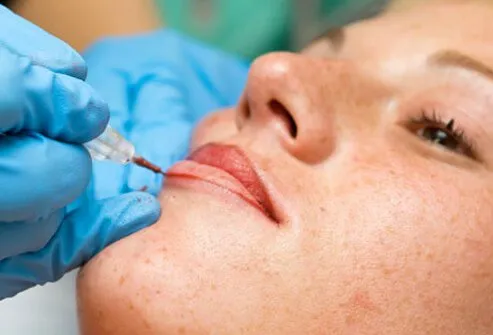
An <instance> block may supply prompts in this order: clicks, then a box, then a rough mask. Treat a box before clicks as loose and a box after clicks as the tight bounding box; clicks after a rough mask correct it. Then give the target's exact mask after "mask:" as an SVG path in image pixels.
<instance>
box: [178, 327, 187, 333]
mask: <svg viewBox="0 0 493 335" xmlns="http://www.w3.org/2000/svg"><path fill="white" fill-rule="evenodd" d="M185 333H186V329H185V327H180V328H178V334H185Z"/></svg>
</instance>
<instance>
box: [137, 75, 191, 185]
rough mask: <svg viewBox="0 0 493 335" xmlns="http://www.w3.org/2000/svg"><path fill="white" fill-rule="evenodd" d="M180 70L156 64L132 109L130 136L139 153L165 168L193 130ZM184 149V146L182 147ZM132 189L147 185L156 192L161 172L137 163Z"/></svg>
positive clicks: (139, 90) (140, 85)
mask: <svg viewBox="0 0 493 335" xmlns="http://www.w3.org/2000/svg"><path fill="white" fill-rule="evenodd" d="M177 76H178V74H177V73H176V72H174V71H170V70H169V69H168V68H167V67H166V66H160V67H158V68H156V67H153V68H152V73H151V70H150V69H149V72H148V73H147V74H146V75H143V76H142V79H141V80H140V82H139V87H138V91H137V92H138V94H137V96H136V100H135V102H134V108H133V110H132V120H133V127H132V132H131V134H130V136H129V139H130V141H131V142H132V143H133V144H134V145H135V148H136V151H137V153H138V154H139V155H141V156H143V157H144V158H146V159H148V160H149V161H151V162H153V163H154V164H157V165H158V166H160V167H161V168H162V169H164V170H166V169H167V168H168V167H169V166H170V165H171V164H173V163H174V162H175V161H176V160H177V159H179V158H180V155H181V154H182V153H183V152H184V151H186V149H184V148H186V147H187V145H188V140H189V138H190V134H191V131H192V123H193V120H192V119H191V118H190V113H189V108H188V106H189V105H188V100H187V92H186V89H185V87H184V86H183V82H181V81H180V80H179V78H178V77H177ZM180 149H181V150H180ZM129 170H130V172H129V176H128V186H129V188H130V189H140V188H142V187H148V188H149V191H150V192H152V193H154V194H156V193H157V192H159V190H160V176H159V175H157V176H156V175H155V174H154V173H152V172H150V171H148V170H145V169H142V168H140V167H137V166H130V167H129Z"/></svg>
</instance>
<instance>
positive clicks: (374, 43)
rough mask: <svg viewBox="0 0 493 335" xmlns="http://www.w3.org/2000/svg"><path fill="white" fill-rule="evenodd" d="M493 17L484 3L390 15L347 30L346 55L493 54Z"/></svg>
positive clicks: (491, 9)
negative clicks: (438, 52) (454, 52)
mask: <svg viewBox="0 0 493 335" xmlns="http://www.w3.org/2000/svg"><path fill="white" fill-rule="evenodd" d="M492 17H493V4H492V5H488V4H486V3H484V2H482V1H469V2H466V3H457V2H452V1H447V2H444V1H441V2H439V3H435V4H428V5H426V4H425V5H421V6H416V7H415V8H412V9H408V10H406V11H402V12H391V13H386V14H384V15H382V16H380V17H378V18H376V19H373V20H369V21H364V22H360V23H356V24H353V25H351V26H348V27H346V28H345V29H344V40H345V41H344V53H356V54H360V55H362V54H361V53H364V57H371V56H384V55H385V56H387V57H388V56H394V55H395V54H399V55H400V56H403V55H413V54H419V53H422V54H430V53H433V52H435V51H437V50H441V49H456V50H459V51H467V53H470V52H472V53H474V54H479V53H486V54H493V53H492V50H491V49H492V47H491V46H492V45H493V20H492V19H491V18H492ZM348 56H349V55H348Z"/></svg>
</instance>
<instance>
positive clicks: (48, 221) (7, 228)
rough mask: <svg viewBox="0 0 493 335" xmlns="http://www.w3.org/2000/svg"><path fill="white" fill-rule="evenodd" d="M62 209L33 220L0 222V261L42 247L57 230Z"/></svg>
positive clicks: (63, 213)
mask: <svg viewBox="0 0 493 335" xmlns="http://www.w3.org/2000/svg"><path fill="white" fill-rule="evenodd" d="M64 215H65V210H64V209H59V210H56V211H54V212H52V213H49V214H48V215H47V216H46V217H43V218H40V219H39V220H35V221H30V222H28V221H27V222H26V221H22V222H1V223H0V261H1V260H3V259H6V258H9V257H12V256H15V255H20V254H23V253H26V252H33V251H38V250H40V249H41V248H43V247H44V246H45V245H46V244H47V243H48V242H49V240H50V239H51V238H52V236H53V235H54V234H55V233H56V231H57V230H58V227H59V225H60V222H62V219H63V217H64Z"/></svg>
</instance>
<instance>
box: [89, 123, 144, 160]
mask: <svg viewBox="0 0 493 335" xmlns="http://www.w3.org/2000/svg"><path fill="white" fill-rule="evenodd" d="M84 146H85V147H86V148H87V150H88V151H89V154H90V155H91V158H92V159H95V160H110V161H112V162H115V163H120V164H127V163H130V162H131V161H132V158H133V157H134V155H135V147H134V146H133V144H132V143H130V142H129V141H127V140H126V139H125V138H124V137H123V136H121V135H120V134H118V132H116V131H115V130H114V129H113V128H111V127H110V126H108V127H107V128H106V129H105V131H104V132H103V133H102V134H101V135H100V136H99V137H97V138H96V139H94V140H92V141H90V142H87V143H85V144H84Z"/></svg>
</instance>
